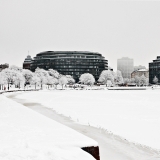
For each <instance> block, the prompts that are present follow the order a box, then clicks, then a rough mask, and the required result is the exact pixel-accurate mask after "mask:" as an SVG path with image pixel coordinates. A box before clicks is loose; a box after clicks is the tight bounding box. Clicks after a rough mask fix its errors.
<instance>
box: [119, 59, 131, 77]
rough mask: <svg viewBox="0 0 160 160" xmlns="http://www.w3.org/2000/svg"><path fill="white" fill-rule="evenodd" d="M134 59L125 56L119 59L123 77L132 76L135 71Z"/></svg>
mask: <svg viewBox="0 0 160 160" xmlns="http://www.w3.org/2000/svg"><path fill="white" fill-rule="evenodd" d="M133 63H134V62H133V59H130V58H128V57H123V58H121V59H118V60H117V70H119V71H121V73H122V76H123V78H131V73H132V72H133V70H134V68H133Z"/></svg>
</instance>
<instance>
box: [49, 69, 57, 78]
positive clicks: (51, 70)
mask: <svg viewBox="0 0 160 160" xmlns="http://www.w3.org/2000/svg"><path fill="white" fill-rule="evenodd" d="M48 74H49V75H50V76H52V77H54V78H57V79H58V78H59V73H58V72H57V71H56V70H54V69H49V70H48Z"/></svg>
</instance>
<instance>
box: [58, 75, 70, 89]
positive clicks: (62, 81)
mask: <svg viewBox="0 0 160 160" xmlns="http://www.w3.org/2000/svg"><path fill="white" fill-rule="evenodd" d="M67 83H68V81H67V77H66V76H62V77H61V78H60V79H59V84H60V85H61V86H62V89H63V86H64V85H66V84H67Z"/></svg>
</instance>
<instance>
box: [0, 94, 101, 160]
mask: <svg viewBox="0 0 160 160" xmlns="http://www.w3.org/2000/svg"><path fill="white" fill-rule="evenodd" d="M97 145H98V144H97V142H95V141H94V140H92V139H90V138H88V137H85V136H83V135H81V134H80V133H78V132H76V131H74V130H72V129H70V128H68V127H66V126H64V125H61V124H59V123H57V122H55V121H53V120H51V119H49V118H46V117H45V116H43V115H41V114H39V113H36V112H34V111H32V110H30V109H28V108H25V107H24V106H23V105H21V104H18V103H16V102H14V101H12V100H10V99H8V98H6V97H5V96H4V95H0V159H3V160H11V159H14V160H15V159H16V160H22V159H23V160H51V159H52V160H64V159H66V160H75V159H76V160H77V159H78V160H82V159H83V160H94V158H93V157H92V156H91V155H89V154H88V153H86V152H84V151H83V150H81V147H85V146H97Z"/></svg>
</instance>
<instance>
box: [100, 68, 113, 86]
mask: <svg viewBox="0 0 160 160" xmlns="http://www.w3.org/2000/svg"><path fill="white" fill-rule="evenodd" d="M108 80H110V81H111V82H112V84H113V83H114V76H113V74H112V72H111V71H110V70H104V71H102V73H101V74H100V77H99V79H98V82H100V83H103V84H107V81H108Z"/></svg>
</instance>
